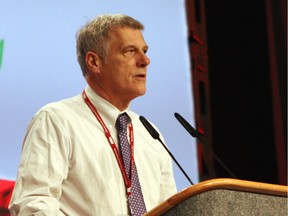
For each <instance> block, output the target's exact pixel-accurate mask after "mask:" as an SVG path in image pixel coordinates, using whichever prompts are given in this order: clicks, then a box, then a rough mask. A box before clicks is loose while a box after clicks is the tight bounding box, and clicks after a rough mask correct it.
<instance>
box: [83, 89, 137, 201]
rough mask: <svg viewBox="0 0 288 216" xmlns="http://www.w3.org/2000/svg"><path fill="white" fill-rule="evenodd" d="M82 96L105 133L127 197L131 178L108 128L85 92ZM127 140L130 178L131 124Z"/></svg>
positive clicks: (132, 157)
mask: <svg viewBox="0 0 288 216" xmlns="http://www.w3.org/2000/svg"><path fill="white" fill-rule="evenodd" d="M82 96H83V99H84V101H85V102H86V104H87V105H88V107H89V108H90V110H91V111H92V113H93V114H94V116H95V117H96V119H97V120H98V122H99V123H100V125H101V126H102V128H103V131H104V133H105V136H106V138H107V140H108V142H109V144H110V146H111V148H112V151H113V152H114V155H115V158H116V160H117V162H118V165H119V168H120V170H121V173H122V176H123V179H124V183H125V186H126V192H127V195H128V196H129V195H130V194H131V178H129V177H128V176H127V174H126V171H125V167H124V163H123V160H122V158H121V156H120V153H119V151H118V148H117V146H116V144H115V142H114V140H113V138H112V136H111V134H110V132H109V130H108V128H107V127H106V125H105V123H104V121H103V119H102V118H101V116H100V114H99V113H98V111H97V109H96V108H95V106H94V105H93V104H92V103H91V101H90V100H89V98H88V96H87V94H86V92H85V90H84V91H83V92H82ZM128 128H129V139H130V145H131V159H130V177H132V169H133V165H134V137H133V126H132V123H131V124H129V127H128Z"/></svg>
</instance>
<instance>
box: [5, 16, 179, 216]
mask: <svg viewBox="0 0 288 216" xmlns="http://www.w3.org/2000/svg"><path fill="white" fill-rule="evenodd" d="M143 29H144V27H143V25H142V24H141V23H140V22H139V21H137V20H135V19H133V18H131V17H129V16H126V15H121V14H118V15H103V16H99V17H97V18H96V19H94V20H92V21H90V22H88V23H87V24H86V25H85V26H84V27H83V28H82V29H81V30H80V31H79V32H78V34H77V57H78V61H79V64H80V66H81V69H82V73H83V76H84V77H85V79H86V81H87V84H88V85H87V87H86V88H85V90H84V91H83V93H82V94H81V95H78V96H76V97H73V98H70V99H66V100H62V101H60V102H56V103H51V104H48V105H46V106H44V107H43V108H42V109H40V110H39V111H38V112H37V113H36V115H35V116H34V118H33V120H32V122H31V123H30V125H29V128H28V132H27V134H26V137H25V140H24V144H23V149H22V156H21V162H20V165H19V170H18V176H17V180H16V186H15V189H14V192H13V196H12V199H11V203H10V212H11V214H12V215H32V214H33V215H34V214H35V215H38V214H39V215H81V216H84V215H105V216H106V215H128V214H132V215H142V214H143V213H144V212H146V211H149V210H150V209H151V208H153V207H155V206H156V205H158V204H159V203H160V202H162V201H163V200H165V199H167V198H168V197H170V196H171V195H173V194H174V193H175V192H176V186H175V182H174V178H173V173H172V162H171V159H170V157H169V155H168V154H167V153H166V152H165V150H164V148H163V146H161V145H159V143H157V141H155V140H153V138H152V137H151V136H150V135H149V134H148V132H147V131H146V130H145V128H144V127H143V125H142V124H141V122H140V121H139V116H138V115H137V114H135V113H134V112H132V111H131V110H130V109H129V104H130V102H131V100H133V99H134V98H136V97H138V96H141V95H144V94H145V91H146V73H147V66H148V65H149V63H150V60H149V58H148V57H147V55H146V53H147V51H148V46H147V44H146V42H145V40H144V38H143V36H142V33H141V31H142V30H143ZM123 116H125V118H122V117H123ZM119 119H120V120H119ZM123 119H124V120H123ZM121 122H126V123H127V124H128V126H121V127H124V128H125V129H124V130H122V131H124V133H127V135H126V134H125V135H123V134H120V132H119V131H118V128H120V126H119V125H121ZM127 127H128V129H127ZM119 130H120V129H119ZM127 131H128V132H127ZM121 133H122V132H121ZM127 136H128V142H126V143H128V148H129V151H128V154H129V158H128V162H127V159H123V160H122V156H123V155H126V153H127V151H126V153H123V152H124V150H122V148H123V149H124V148H126V147H127V145H126V147H122V143H123V142H124V143H125V141H122V140H121V138H123V137H124V138H125V137H126V141H127ZM118 138H119V139H118ZM123 145H124V144H123ZM123 158H124V156H123ZM126 166H128V167H129V168H127V167H126ZM132 179H133V180H132ZM134 182H136V183H134ZM135 185H137V186H135ZM136 190H137V192H135V191H136ZM136 194H137V196H138V195H139V198H135V197H136ZM133 199H134V201H135V199H136V200H137V201H139V200H142V201H143V202H144V204H143V203H142V204H136V205H138V207H139V206H141V210H138V209H134V208H135V207H133V205H134V204H133V202H134V201H133ZM131 200H132V201H131ZM136 208H137V207H136Z"/></svg>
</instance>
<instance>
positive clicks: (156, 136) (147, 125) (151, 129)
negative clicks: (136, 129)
mask: <svg viewBox="0 0 288 216" xmlns="http://www.w3.org/2000/svg"><path fill="white" fill-rule="evenodd" d="M139 119H140V121H141V122H142V124H143V125H144V127H145V128H146V130H147V131H148V132H149V134H150V135H151V136H152V137H153V138H154V139H156V140H158V141H159V142H160V143H161V144H162V146H163V147H164V148H165V150H166V151H167V152H168V154H169V155H170V157H171V158H172V159H173V161H174V162H175V163H176V164H177V166H178V168H179V169H180V170H181V171H182V173H183V174H184V176H185V177H186V179H187V180H188V181H189V182H190V184H191V185H194V183H193V182H192V181H191V179H190V178H189V176H188V175H187V173H186V172H185V171H184V170H183V168H182V167H181V166H180V164H179V163H178V161H177V160H176V159H175V157H174V156H173V154H172V153H171V152H170V151H169V149H168V148H167V147H166V145H165V144H164V143H163V141H162V140H161V138H160V135H159V133H158V132H157V131H156V129H155V128H154V127H153V126H152V125H151V124H150V123H149V122H148V121H147V120H146V118H144V117H143V116H140V117H139Z"/></svg>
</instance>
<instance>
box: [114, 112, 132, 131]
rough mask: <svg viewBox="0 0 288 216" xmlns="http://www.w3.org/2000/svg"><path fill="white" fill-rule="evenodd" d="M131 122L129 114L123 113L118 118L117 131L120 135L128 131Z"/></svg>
mask: <svg viewBox="0 0 288 216" xmlns="http://www.w3.org/2000/svg"><path fill="white" fill-rule="evenodd" d="M129 121H130V118H129V116H128V115H127V113H126V112H125V113H122V114H120V115H119V116H118V118H117V120H116V129H117V131H118V133H121V132H123V130H127V125H128V123H129Z"/></svg>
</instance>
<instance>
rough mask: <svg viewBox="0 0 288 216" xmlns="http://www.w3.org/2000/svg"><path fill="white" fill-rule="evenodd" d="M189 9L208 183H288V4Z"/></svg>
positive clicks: (204, 4)
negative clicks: (223, 180) (215, 180)
mask: <svg viewBox="0 0 288 216" xmlns="http://www.w3.org/2000/svg"><path fill="white" fill-rule="evenodd" d="M186 3H187V20H188V26H189V42H190V53H191V56H192V57H191V61H192V64H194V65H193V68H192V71H191V72H192V79H193V80H192V82H193V87H194V89H193V93H194V99H195V106H196V109H195V110H196V113H195V116H196V125H197V129H198V130H199V131H201V132H203V133H204V134H205V136H206V138H207V143H206V144H205V145H203V143H200V142H199V144H198V149H199V150H198V156H199V169H200V180H205V179H209V178H215V177H233V176H231V174H229V173H228V172H227V171H226V170H225V169H224V168H223V166H221V165H219V163H218V162H217V161H215V159H213V156H212V153H211V152H212V151H214V153H215V154H216V155H217V156H218V157H219V158H221V160H222V161H223V162H224V163H225V164H226V165H227V166H228V167H229V168H230V170H231V171H232V172H233V173H234V174H235V175H236V176H237V178H239V179H245V180H252V181H259V182H267V183H275V184H287V170H286V162H287V142H286V137H287V114H286V110H287V49H286V48H287V41H286V36H287V34H286V30H287V27H286V24H287V23H286V16H287V14H286V6H287V5H286V4H287V3H286V1H281V0H274V1H272V0H267V1H264V0H253V1H228V0H226V1H224V0H222V1H221V0H220V1H212V0H210V1H209V0H206V1H204V0H203V1H201V0H196V1H193V0H190V1H186Z"/></svg>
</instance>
